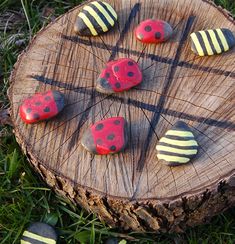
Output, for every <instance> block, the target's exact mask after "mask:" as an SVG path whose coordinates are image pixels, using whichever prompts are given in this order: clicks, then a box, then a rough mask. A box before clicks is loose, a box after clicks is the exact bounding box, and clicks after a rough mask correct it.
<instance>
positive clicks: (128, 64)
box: [96, 58, 142, 94]
mask: <svg viewBox="0 0 235 244" xmlns="http://www.w3.org/2000/svg"><path fill="white" fill-rule="evenodd" d="M141 81H142V72H141V70H140V68H139V66H138V64H137V63H136V62H135V61H134V60H132V59H129V58H122V59H119V60H116V61H111V62H109V63H107V65H106V68H105V69H103V70H102V72H101V74H100V76H99V78H98V80H97V86H96V89H97V90H98V91H99V92H101V93H106V94H112V93H115V92H122V91H127V90H129V89H131V88H132V87H134V86H137V85H139V84H140V83H141Z"/></svg>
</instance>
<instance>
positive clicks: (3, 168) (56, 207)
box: [0, 0, 235, 244]
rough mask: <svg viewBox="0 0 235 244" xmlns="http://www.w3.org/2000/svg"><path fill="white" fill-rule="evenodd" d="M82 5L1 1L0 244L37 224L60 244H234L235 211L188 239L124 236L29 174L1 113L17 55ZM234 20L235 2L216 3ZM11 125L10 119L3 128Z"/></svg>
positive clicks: (69, 1) (37, 0) (16, 240)
mask: <svg viewBox="0 0 235 244" xmlns="http://www.w3.org/2000/svg"><path fill="white" fill-rule="evenodd" d="M80 2H81V1H79V0H67V1H62V0H53V1H52V0H1V1H0V243H6V244H12V243H19V240H20V237H21V235H22V232H23V230H24V229H25V228H26V227H27V226H28V224H29V223H31V222H33V221H44V222H47V223H49V224H51V225H53V226H56V228H57V229H58V231H59V232H60V236H61V243H79V242H80V243H105V241H106V240H107V239H108V238H115V237H117V238H119V240H120V241H121V240H123V241H122V243H125V241H124V240H126V241H127V242H128V243H129V242H132V243H177V244H178V243H190V244H194V243H195V244H197V243H213V244H216V243H221V244H222V243H226V244H227V243H228V244H229V243H231V244H232V243H235V209H234V208H233V209H230V210H229V211H227V212H226V213H224V214H221V215H219V216H217V217H215V218H213V219H212V221H211V223H210V224H209V225H204V226H199V227H196V228H194V229H189V230H188V231H187V232H186V233H185V234H171V235H170V234H161V235H156V234H155V233H147V234H138V233H128V234H127V233H126V234H120V233H119V232H118V229H111V228H109V227H107V226H106V225H105V224H104V223H102V222H100V221H99V220H98V219H97V217H96V216H95V215H93V214H88V213H86V212H85V211H84V210H82V209H81V208H75V207H74V206H72V205H71V204H70V203H69V202H66V200H64V199H62V198H60V197H59V196H56V195H55V194H54V193H53V192H52V191H51V190H50V189H49V188H48V187H47V186H46V185H45V183H44V182H42V181H41V179H40V177H38V175H36V174H35V173H34V172H33V170H32V169H31V168H30V166H29V164H28V162H27V161H26V159H25V157H24V156H23V154H22V152H21V150H20V148H19V146H18V145H17V143H16V141H15V138H14V136H13V134H12V130H11V127H10V126H3V125H2V126H1V120H2V121H3V117H4V118H5V116H4V114H3V112H2V111H6V110H5V109H7V108H9V102H8V100H7V96H6V91H7V88H8V81H9V75H10V72H11V70H12V68H13V65H14V63H15V62H16V59H17V56H18V54H19V53H20V52H21V51H22V50H23V49H24V48H25V47H26V46H27V44H28V42H29V40H30V38H31V37H32V36H33V35H34V34H35V33H36V32H37V31H38V30H39V29H40V28H41V27H42V26H45V25H46V24H47V23H48V22H50V21H51V20H52V19H54V18H55V17H56V16H58V15H60V14H62V13H64V12H66V11H67V10H68V9H70V8H72V7H74V6H76V5H77V4H79V3H80ZM215 2H216V4H220V5H222V6H223V7H224V8H226V9H228V10H229V11H231V13H232V14H233V15H235V1H234V0H216V1H215ZM6 122H9V121H8V119H7V117H6V118H5V119H4V123H6Z"/></svg>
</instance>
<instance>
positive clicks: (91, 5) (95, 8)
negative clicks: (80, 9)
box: [88, 4, 112, 32]
mask: <svg viewBox="0 0 235 244" xmlns="http://www.w3.org/2000/svg"><path fill="white" fill-rule="evenodd" d="M88 6H90V7H91V8H92V9H93V10H94V11H95V12H96V13H97V15H98V16H99V17H100V18H101V20H102V21H103V23H104V25H105V26H106V27H107V29H108V30H109V29H110V28H112V25H111V24H110V23H109V22H108V20H107V19H106V18H105V16H104V14H103V13H102V12H101V11H100V10H99V9H98V8H97V6H95V5H93V4H89V5H88ZM97 24H98V23H97ZM100 27H101V26H100ZM102 32H103V31H102Z"/></svg>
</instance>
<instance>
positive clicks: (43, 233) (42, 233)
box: [20, 222, 58, 244]
mask: <svg viewBox="0 0 235 244" xmlns="http://www.w3.org/2000/svg"><path fill="white" fill-rule="evenodd" d="M57 240H58V235H57V233H56V231H55V230H54V228H53V227H51V226H50V225H48V224H44V223H40V222H36V223H33V224H31V225H30V226H29V228H28V229H27V230H25V231H24V233H23V236H22V238H21V241H20V243H21V244H29V243H31V244H40V243H41V244H45V243H48V244H49V243H50V244H56V243H57Z"/></svg>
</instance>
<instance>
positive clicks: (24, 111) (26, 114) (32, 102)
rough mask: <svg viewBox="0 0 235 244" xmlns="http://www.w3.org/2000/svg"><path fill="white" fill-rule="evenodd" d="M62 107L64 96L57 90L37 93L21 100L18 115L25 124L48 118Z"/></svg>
mask: <svg viewBox="0 0 235 244" xmlns="http://www.w3.org/2000/svg"><path fill="white" fill-rule="evenodd" d="M63 108H64V96H63V95H62V94H61V93H60V92H58V91H47V92H45V93H37V94H35V95H34V96H31V97H29V98H27V99H25V100H24V101H23V103H22V104H21V106H20V117H21V119H22V120H23V121H24V122H25V123H27V124H33V123H37V122H39V121H42V120H48V119H50V118H52V117H54V116H56V115H57V114H58V113H59V112H61V111H62V109H63Z"/></svg>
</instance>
